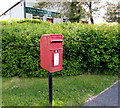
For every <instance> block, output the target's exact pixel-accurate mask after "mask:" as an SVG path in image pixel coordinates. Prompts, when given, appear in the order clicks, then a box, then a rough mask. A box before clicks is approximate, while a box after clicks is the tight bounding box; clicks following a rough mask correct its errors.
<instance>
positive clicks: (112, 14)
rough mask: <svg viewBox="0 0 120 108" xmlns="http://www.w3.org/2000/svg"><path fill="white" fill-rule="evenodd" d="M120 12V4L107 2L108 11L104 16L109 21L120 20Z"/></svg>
mask: <svg viewBox="0 0 120 108" xmlns="http://www.w3.org/2000/svg"><path fill="white" fill-rule="evenodd" d="M119 14H120V5H118V4H117V3H110V2H107V12H106V14H105V16H104V18H105V19H106V21H107V22H118V17H119Z"/></svg>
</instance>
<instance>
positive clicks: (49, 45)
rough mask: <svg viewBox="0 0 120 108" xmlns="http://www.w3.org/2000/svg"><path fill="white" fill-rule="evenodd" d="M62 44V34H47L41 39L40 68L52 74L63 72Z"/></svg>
mask: <svg viewBox="0 0 120 108" xmlns="http://www.w3.org/2000/svg"><path fill="white" fill-rule="evenodd" d="M62 42H63V35H62V34H45V35H42V37H41V38H40V66H41V67H42V68H44V69H46V70H48V71H49V72H51V73H52V72H56V71H60V70H62V56H63V46H62Z"/></svg>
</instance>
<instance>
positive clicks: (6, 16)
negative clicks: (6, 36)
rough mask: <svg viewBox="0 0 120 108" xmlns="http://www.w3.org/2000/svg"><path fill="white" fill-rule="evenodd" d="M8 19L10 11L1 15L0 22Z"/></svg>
mask: <svg viewBox="0 0 120 108" xmlns="http://www.w3.org/2000/svg"><path fill="white" fill-rule="evenodd" d="M9 18H10V11H8V12H7V13H6V14H5V15H2V16H1V17H0V20H6V19H9Z"/></svg>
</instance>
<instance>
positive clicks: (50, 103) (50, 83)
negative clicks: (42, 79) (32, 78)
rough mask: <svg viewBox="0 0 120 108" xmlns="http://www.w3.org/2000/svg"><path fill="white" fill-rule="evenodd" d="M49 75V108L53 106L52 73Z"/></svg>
mask: <svg viewBox="0 0 120 108" xmlns="http://www.w3.org/2000/svg"><path fill="white" fill-rule="evenodd" d="M48 74H49V79H48V81H49V106H52V73H50V72H49V73H48Z"/></svg>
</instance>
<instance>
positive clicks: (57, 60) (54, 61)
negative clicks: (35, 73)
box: [50, 49, 62, 72]
mask: <svg viewBox="0 0 120 108" xmlns="http://www.w3.org/2000/svg"><path fill="white" fill-rule="evenodd" d="M59 70H62V49H55V50H51V71H50V72H55V71H59Z"/></svg>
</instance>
